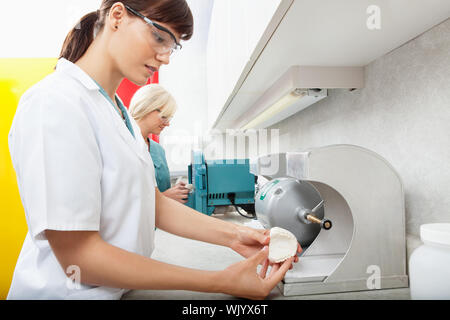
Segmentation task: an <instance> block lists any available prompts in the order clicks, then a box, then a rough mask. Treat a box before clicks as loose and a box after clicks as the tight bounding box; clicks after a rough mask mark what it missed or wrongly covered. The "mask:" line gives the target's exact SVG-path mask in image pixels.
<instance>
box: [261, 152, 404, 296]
mask: <svg viewBox="0 0 450 320" xmlns="http://www.w3.org/2000/svg"><path fill="white" fill-rule="evenodd" d="M276 162H278V163H280V165H279V168H281V169H282V170H281V171H280V172H273V170H272V171H271V172H270V176H269V175H267V176H268V177H269V178H278V177H279V176H280V175H281V174H285V175H286V176H288V177H291V178H295V179H298V180H301V181H307V182H309V183H310V184H311V185H313V186H314V188H315V189H316V190H317V191H318V193H319V194H320V196H321V198H322V199H323V200H324V210H325V214H326V217H327V218H328V219H330V220H331V221H332V222H333V228H331V229H330V230H327V231H325V230H320V232H319V234H318V235H317V237H316V238H315V240H314V241H313V242H312V243H311V245H310V246H309V247H308V249H307V250H305V252H304V253H303V255H302V257H308V258H310V259H309V260H311V259H312V260H314V259H322V258H323V257H327V256H329V257H331V256H341V257H342V258H340V259H328V260H327V261H328V262H327V263H328V266H327V270H328V271H327V272H325V273H323V274H322V275H323V276H324V277H323V279H322V280H320V277H317V279H319V280H317V281H309V282H308V284H307V285H305V283H304V282H305V281H304V280H305V279H308V278H309V277H310V274H311V271H312V270H310V268H311V266H312V265H313V263H306V261H307V260H304V261H305V263H302V261H300V262H299V263H298V264H297V265H295V266H294V268H293V270H291V271H289V272H288V274H287V276H286V277H287V278H289V279H291V282H290V283H288V284H286V285H284V286H283V293H284V294H286V295H291V294H294V295H297V294H310V293H328V292H344V291H358V290H366V289H367V288H368V287H369V286H371V284H370V283H369V282H370V281H371V279H372V277H375V278H376V279H377V280H379V281H378V282H377V284H376V286H377V287H379V288H396V287H407V286H408V276H407V275H406V237H405V207H404V192H403V185H402V182H401V180H400V177H399V175H398V174H397V173H396V171H395V169H394V168H393V167H392V166H391V165H390V164H389V163H388V162H387V161H386V160H385V159H383V158H382V157H381V156H379V155H378V154H376V153H374V152H372V151H370V150H367V149H364V148H362V147H359V146H354V145H330V146H324V147H320V148H313V149H308V150H305V151H303V152H288V153H280V154H272V155H268V156H263V157H259V158H258V159H257V160H256V161H254V163H255V165H254V166H253V170H254V174H260V173H261V174H264V173H266V172H267V163H270V164H273V163H276ZM261 163H265V164H266V167H263V168H261V167H260V166H259V164H261ZM275 209H276V208H274V210H275ZM296 216H298V213H297V215H296ZM272 226H276V225H274V224H272ZM309 260H308V261H309ZM371 270H377V273H376V274H374V273H373V271H371ZM293 279H297V283H295V281H294V280H293Z"/></svg>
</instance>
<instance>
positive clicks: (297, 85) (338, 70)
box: [235, 66, 364, 130]
mask: <svg viewBox="0 0 450 320" xmlns="http://www.w3.org/2000/svg"><path fill="white" fill-rule="evenodd" d="M363 86H364V67H311V66H293V67H291V68H289V69H288V71H287V72H285V73H284V74H283V75H282V76H281V77H280V78H279V79H278V80H277V81H276V82H275V83H274V84H273V85H272V86H271V87H270V88H269V89H268V90H267V91H266V92H265V93H264V94H263V95H262V96H261V97H260V98H259V99H258V100H257V101H256V103H255V104H254V105H253V106H252V107H251V108H250V109H249V110H248V111H247V112H245V113H244V114H243V115H241V117H240V118H238V119H237V121H236V122H235V126H236V127H238V128H240V129H243V130H247V129H256V128H259V129H260V128H267V127H270V126H272V125H274V124H276V123H278V122H280V121H282V120H284V119H286V118H288V117H290V116H292V115H294V114H295V113H297V112H299V111H301V110H303V109H305V108H307V107H308V106H310V105H312V104H314V103H316V102H318V101H320V100H322V99H324V98H326V97H327V96H328V90H327V89H331V88H333V89H336V88H346V89H355V88H362V87H363Z"/></svg>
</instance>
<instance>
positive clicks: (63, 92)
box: [8, 59, 156, 299]
mask: <svg viewBox="0 0 450 320" xmlns="http://www.w3.org/2000/svg"><path fill="white" fill-rule="evenodd" d="M130 120H131V123H132V125H133V129H134V132H135V136H136V139H135V138H133V136H132V135H131V133H130V131H129V130H128V129H127V127H126V126H125V124H124V122H123V121H122V119H121V117H120V116H119V114H118V112H117V111H116V110H115V109H114V108H113V106H112V105H111V103H110V102H109V101H108V100H107V99H106V98H105V97H104V96H103V95H102V94H101V93H100V91H99V87H98V85H97V84H96V83H95V82H94V81H93V80H92V79H91V78H90V77H89V76H88V75H87V74H86V73H85V72H84V71H83V70H81V69H80V68H79V67H78V66H76V65H75V64H73V63H71V62H69V61H67V60H65V59H60V60H59V61H58V64H57V69H56V71H55V72H53V73H52V74H51V75H49V76H47V77H46V78H45V79H43V80H42V81H40V82H39V83H37V84H36V85H34V86H33V87H32V88H31V89H29V90H28V91H27V92H26V93H25V94H24V95H23V96H22V98H21V100H20V103H19V106H18V108H17V111H16V115H15V117H14V121H13V124H12V127H11V131H10V133H9V149H10V153H11V158H12V162H13V165H14V169H15V171H16V175H17V182H18V187H19V192H20V197H21V200H22V204H23V207H24V210H25V215H26V220H27V224H28V234H27V236H26V239H25V242H24V244H23V247H22V250H21V252H20V256H19V259H18V261H17V265H16V268H15V271H14V276H13V280H12V284H11V288H10V291H9V294H8V299H119V298H120V297H121V296H122V294H123V293H124V292H125V291H126V290H123V289H117V288H106V287H94V286H87V285H83V284H81V285H80V286H78V287H77V283H71V282H70V281H69V282H68V277H67V276H66V274H65V271H66V272H67V274H68V275H70V276H71V278H72V279H73V280H74V281H76V279H77V277H78V274H77V270H76V267H72V268H71V269H69V270H63V268H62V267H61V265H60V264H59V263H58V261H57V260H56V257H55V255H54V254H53V251H52V250H51V248H50V245H49V242H48V241H47V239H46V237H45V233H44V230H45V229H52V230H62V231H68V230H70V231H75V230H84V231H87V230H91V231H94V230H95V231H98V232H99V233H100V235H101V237H102V238H103V240H105V241H106V242H108V243H110V244H111V245H114V246H117V247H119V248H122V249H125V250H128V251H131V252H134V253H137V254H141V255H144V256H147V257H150V255H151V253H152V251H153V246H154V244H153V242H154V229H155V187H156V180H155V174H154V167H153V162H152V159H151V156H150V154H149V152H148V150H147V145H146V143H145V141H144V139H143V138H142V135H141V134H140V129H139V127H138V126H137V124H136V122H135V121H134V120H133V119H132V118H131V117H130ZM80 272H81V273H82V272H83V270H80ZM149 272H151V271H150V270H149Z"/></svg>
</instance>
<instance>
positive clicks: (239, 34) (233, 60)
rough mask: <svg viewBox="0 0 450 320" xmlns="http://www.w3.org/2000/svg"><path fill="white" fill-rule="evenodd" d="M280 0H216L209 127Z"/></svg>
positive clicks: (210, 57)
mask: <svg viewBox="0 0 450 320" xmlns="http://www.w3.org/2000/svg"><path fill="white" fill-rule="evenodd" d="M280 3H281V0H215V1H214V7H213V11H212V15H211V24H210V31H209V36H208V49H207V82H208V128H211V127H212V125H213V124H214V122H215V120H216V119H217V117H218V116H219V114H220V112H221V110H222V108H223V106H224V105H225V104H226V102H227V100H228V98H229V97H230V96H231V95H232V92H233V90H234V88H235V86H236V84H237V82H238V80H239V78H240V76H241V75H242V73H243V71H244V69H245V67H246V66H247V64H248V63H249V61H250V60H252V54H253V53H254V52H255V48H256V46H257V44H258V42H259V41H260V39H261V38H262V35H263V34H264V32H265V30H266V28H267V26H268V24H269V22H270V20H271V19H272V18H273V16H274V13H275V11H276V10H277V8H278V6H279V4H280Z"/></svg>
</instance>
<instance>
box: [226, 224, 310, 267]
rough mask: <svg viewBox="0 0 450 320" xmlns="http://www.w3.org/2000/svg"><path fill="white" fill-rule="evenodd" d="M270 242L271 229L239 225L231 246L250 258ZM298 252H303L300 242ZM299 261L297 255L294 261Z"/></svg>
mask: <svg viewBox="0 0 450 320" xmlns="http://www.w3.org/2000/svg"><path fill="white" fill-rule="evenodd" d="M269 242H270V230H266V229H253V228H249V227H245V226H237V235H236V238H235V239H234V240H233V241H232V242H231V245H230V248H231V249H233V250H234V251H236V252H237V253H239V254H240V255H241V256H243V257H245V258H248V257H251V256H253V255H254V254H256V253H257V252H259V251H260V250H262V248H263V247H264V246H268V245H269ZM297 252H298V253H301V252H302V248H301V246H300V244H298V247H297ZM297 261H298V256H295V258H294V262H297Z"/></svg>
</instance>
